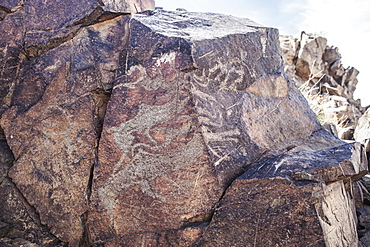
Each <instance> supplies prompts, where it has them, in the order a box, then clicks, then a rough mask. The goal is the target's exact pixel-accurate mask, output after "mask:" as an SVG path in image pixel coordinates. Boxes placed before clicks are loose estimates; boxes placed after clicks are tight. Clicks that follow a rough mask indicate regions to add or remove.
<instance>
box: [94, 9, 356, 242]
mask: <svg viewBox="0 0 370 247" xmlns="http://www.w3.org/2000/svg"><path fill="white" fill-rule="evenodd" d="M221 19H222V21H221ZM130 30H131V31H130V33H131V37H130V43H129V47H128V48H127V49H126V50H125V51H124V52H123V59H122V61H123V63H122V66H121V68H120V71H122V74H123V75H122V76H120V77H119V79H117V80H116V82H115V85H114V88H113V91H112V97H111V100H110V102H109V105H108V110H107V115H106V118H105V122H104V129H103V133H102V139H101V142H100V145H99V165H98V166H97V167H95V175H94V182H93V192H92V206H91V212H90V213H89V223H88V225H89V229H90V234H91V236H92V239H93V242H94V243H96V244H98V243H100V244H103V243H108V242H110V241H111V239H116V238H118V239H127V241H128V242H126V244H127V243H131V242H130V241H139V240H138V239H146V237H144V235H145V234H144V235H143V234H142V232H151V234H149V235H150V236H153V238H154V236H157V235H158V234H159V233H161V232H163V231H168V230H176V229H177V230H179V229H180V228H181V227H184V226H185V227H186V226H187V225H188V221H189V222H194V223H201V222H208V221H209V220H210V219H209V218H208V216H207V215H209V214H210V213H211V212H212V209H213V206H214V205H215V203H216V202H217V201H218V199H219V198H220V196H221V192H222V190H221V189H222V188H226V187H227V186H228V184H229V183H231V182H232V181H233V180H234V179H235V178H236V177H237V176H238V175H239V174H241V173H243V172H244V171H245V170H246V169H247V168H248V166H249V165H250V164H252V163H254V162H256V161H257V160H258V159H261V157H262V156H265V155H267V154H281V152H285V151H286V150H290V149H292V147H296V146H299V147H297V149H299V148H301V149H303V150H307V149H308V150H310V148H311V149H315V148H316V149H315V150H319V148H318V146H320V145H321V144H319V145H318V144H317V143H320V142H322V146H325V147H326V148H327V147H328V146H333V147H337V146H340V145H343V143H341V142H340V141H339V140H337V139H335V138H334V137H332V136H330V135H327V134H317V136H316V135H314V136H315V137H312V138H311V137H310V136H311V134H312V133H313V132H315V131H318V130H320V128H321V127H320V125H319V123H318V121H317V119H316V118H315V116H314V114H313V113H312V111H310V109H309V107H308V105H307V102H306V101H305V100H304V99H303V96H302V95H301V94H300V93H299V91H298V90H297V89H296V87H295V86H294V85H293V84H292V83H291V81H290V80H289V79H288V78H287V77H286V76H285V75H284V73H283V72H282V69H283V67H282V61H281V57H280V56H279V55H278V54H279V48H278V46H277V44H278V42H277V38H278V35H277V32H276V30H274V29H271V28H263V27H261V26H258V25H256V24H254V23H252V22H251V21H249V20H243V19H238V18H233V17H226V16H222V15H218V14H200V13H182V14H181V15H178V14H176V13H174V12H166V11H156V12H154V13H151V14H149V15H143V14H141V15H135V16H133V18H132V19H131V21H130ZM144 36H145V37H147V39H146V40H145V41H143V39H142V37H144ZM319 132H320V131H319ZM320 133H321V132H320ZM325 133H326V132H325ZM320 138H321V139H320ZM302 139H305V142H303V141H302ZM346 154H351V152H350V150H348V152H347V153H346ZM346 157H347V156H346ZM318 159H319V158H318ZM348 168H353V167H352V166H350V165H349V166H348ZM300 169H301V168H300ZM338 169H339V168H338ZM351 172H358V171H352V170H351V171H350V169H349V170H348V176H353V175H354V174H352V173H351ZM361 172H362V170H361ZM361 172H359V173H361ZM201 174H202V175H201ZM361 174H362V173H361ZM356 175H358V173H356ZM337 179H338V176H334V177H333V181H337ZM171 184H172V185H175V186H172V185H171ZM200 184H202V185H203V186H198V185H200ZM196 185H197V186H196ZM206 195H207V196H206ZM178 209H181V210H178ZM317 222H318V220H317ZM149 235H145V236H147V237H148V236H149ZM321 236H322V235H321ZM220 237H224V236H220ZM148 238H151V237H148ZM132 239H135V240H132ZM117 241H118V242H115V243H114V244H117V243H122V242H119V241H120V240H117ZM143 241H144V240H143ZM148 241H149V240H148ZM132 243H135V244H139V243H138V242H132ZM114 244H113V245H114ZM128 245H129V244H128Z"/></svg>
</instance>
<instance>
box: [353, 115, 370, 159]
mask: <svg viewBox="0 0 370 247" xmlns="http://www.w3.org/2000/svg"><path fill="white" fill-rule="evenodd" d="M354 138H355V140H356V141H358V142H360V143H362V144H363V145H364V146H365V148H366V152H368V153H370V108H369V109H367V111H366V112H365V113H364V115H362V117H361V118H360V119H359V120H358V125H357V127H356V130H355V134H354Z"/></svg>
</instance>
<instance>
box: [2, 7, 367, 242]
mask: <svg viewBox="0 0 370 247" xmlns="http://www.w3.org/2000/svg"><path fill="white" fill-rule="evenodd" d="M72 2H73V1H72ZM0 5H1V8H0V9H1V12H0V14H1V15H0V17H1V21H0V28H1V30H6V31H3V33H4V36H3V38H2V39H1V41H0V42H1V43H0V54H1V57H0V59H1V60H2V62H3V68H2V72H1V84H0V85H1V88H0V96H1V97H2V98H1V99H2V101H1V102H2V104H1V111H0V114H1V121H0V127H1V128H0V154H1V156H0V188H1V190H0V194H1V198H5V199H4V200H2V201H1V202H0V207H1V208H0V212H3V213H2V214H1V215H0V245H5V246H20V245H29V246H32V245H34V246H35V245H36V246H309V245H311V246H325V245H326V246H356V245H357V244H358V237H357V232H356V230H357V226H356V215H355V214H356V212H355V210H356V198H357V197H356V196H355V191H359V189H358V187H357V186H358V185H357V183H356V181H357V180H359V179H360V178H361V177H362V176H363V175H364V174H366V173H367V169H368V167H367V164H368V163H367V159H366V154H365V151H364V148H363V146H361V145H360V144H358V143H356V144H354V143H352V144H347V143H344V142H342V141H340V140H339V139H337V138H336V137H334V136H333V135H331V134H329V133H328V132H327V131H326V130H324V129H323V128H322V127H321V125H320V123H319V121H318V120H317V118H316V116H315V114H314V112H312V111H311V110H310V108H309V105H308V103H307V101H306V100H305V98H304V96H303V95H302V94H301V93H300V91H299V90H298V88H297V87H296V86H295V84H294V83H293V82H292V81H291V79H289V77H288V76H287V75H286V73H285V72H284V66H283V60H282V57H281V53H280V48H279V35H278V31H277V30H276V29H273V28H267V27H263V26H261V25H258V24H256V23H254V22H252V21H250V20H248V19H240V18H234V17H231V16H225V15H220V14H209V13H207V14H205V13H190V12H186V11H176V12H169V11H162V10H157V11H151V9H153V8H154V3H153V2H152V1H128V2H125V1H107V0H106V1H104V0H103V1H97V2H95V1H87V0H86V1H79V2H76V4H75V5H74V6H73V5H72V4H71V3H68V6H67V3H62V2H61V1H56V2H50V3H49V4H48V5H45V4H44V3H43V2H41V1H38V0H30V1H25V2H23V1H20V2H17V1H10V2H8V3H7V4H2V3H0ZM143 10H147V11H144V12H142V13H138V14H133V15H126V14H125V13H134V12H140V11H143Z"/></svg>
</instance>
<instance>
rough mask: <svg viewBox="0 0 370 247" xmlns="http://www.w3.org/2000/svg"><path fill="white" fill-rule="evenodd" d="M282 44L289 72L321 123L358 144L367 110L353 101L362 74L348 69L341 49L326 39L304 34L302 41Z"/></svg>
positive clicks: (286, 38)
mask: <svg viewBox="0 0 370 247" xmlns="http://www.w3.org/2000/svg"><path fill="white" fill-rule="evenodd" d="M280 40H281V48H282V52H283V56H284V61H285V72H286V73H287V74H288V75H289V76H290V77H291V78H292V79H293V81H294V82H295V83H296V85H297V86H299V87H300V88H301V91H303V93H304V95H305V96H306V98H307V99H308V101H309V102H310V106H311V107H312V108H313V110H314V111H315V112H316V114H317V115H318V117H319V118H320V122H321V123H324V124H325V125H327V127H326V128H327V129H328V130H330V131H331V132H332V133H333V134H335V135H337V136H338V137H339V138H340V139H343V140H354V137H353V133H354V130H355V128H356V126H357V122H358V119H359V118H360V117H361V115H362V114H363V113H364V112H365V110H366V108H364V107H361V102H360V100H354V99H353V93H354V91H355V90H356V85H357V83H358V80H357V78H356V77H357V75H358V73H359V71H358V70H356V69H355V68H354V67H348V68H344V67H343V65H342V62H341V55H340V53H339V52H338V48H337V47H333V46H328V44H327V40H326V38H323V37H320V36H316V35H308V34H306V33H304V32H302V34H301V37H300V38H299V39H294V38H293V37H291V36H281V37H280ZM333 127H334V128H333Z"/></svg>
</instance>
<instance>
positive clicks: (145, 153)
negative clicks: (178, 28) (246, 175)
mask: <svg viewBox="0 0 370 247" xmlns="http://www.w3.org/2000/svg"><path fill="white" fill-rule="evenodd" d="M163 59H164V60H166V61H167V59H169V58H168V57H165V58H163ZM171 59H172V58H171ZM164 60H163V61H164ZM135 70H136V72H135ZM134 73H137V74H138V75H139V76H138V77H136V78H138V80H137V81H136V82H133V83H126V84H122V85H120V86H118V87H115V90H121V89H123V87H125V86H128V87H129V88H132V89H133V88H139V87H140V88H145V89H149V90H148V92H150V91H151V90H158V89H159V84H158V86H157V87H156V80H152V81H150V82H152V83H149V82H148V81H147V80H146V76H145V74H144V73H145V71H144V70H143V67H141V66H135V68H131V69H130V75H133V74H134ZM178 84H180V83H178ZM178 84H176V83H175V84H174V83H173V82H171V83H167V85H165V83H164V82H163V81H161V87H160V88H161V89H164V88H167V89H165V90H166V93H164V94H158V95H156V100H159V101H161V102H163V103H162V104H154V103H153V102H152V103H148V102H147V103H141V104H139V105H138V108H139V109H138V112H137V114H136V115H135V116H134V117H133V118H131V119H129V120H127V121H125V122H122V123H121V124H120V125H119V126H118V127H111V128H109V129H107V130H106V131H107V133H109V134H111V135H112V137H113V140H114V143H115V145H116V147H117V148H118V149H119V150H120V151H121V152H122V154H121V156H120V158H119V161H118V162H117V163H116V164H115V165H114V169H113V174H112V175H111V176H110V177H109V178H108V179H107V181H106V182H105V183H104V186H103V187H100V188H98V195H99V198H100V200H101V202H102V204H103V206H104V208H105V209H107V211H108V212H109V213H110V220H111V224H113V223H114V222H113V219H114V208H115V205H116V204H117V203H119V199H118V198H117V195H118V194H119V193H120V191H122V190H125V189H128V188H130V187H132V186H139V188H140V190H141V192H142V193H143V194H144V195H146V196H149V197H152V198H155V199H157V200H160V201H162V202H167V201H168V198H165V197H164V196H162V195H160V194H159V193H156V192H155V191H153V190H152V188H151V185H150V183H151V181H153V180H155V179H157V178H158V177H161V176H163V175H165V174H167V173H171V172H173V171H176V170H178V169H181V168H182V167H185V166H187V165H189V164H192V163H195V162H197V160H198V159H199V158H200V157H201V155H202V154H203V151H204V150H203V147H204V144H203V143H202V136H201V134H200V133H199V132H197V133H195V132H194V126H193V125H194V123H193V119H192V117H191V116H189V115H187V114H188V113H187V111H184V109H185V108H186V106H187V104H189V98H188V97H184V95H182V96H181V95H180V94H181V92H179V89H178ZM144 85H145V86H144ZM170 88H171V89H170ZM144 97H145V96H144ZM180 123H181V124H180ZM154 129H155V131H153V130H154ZM158 132H160V133H161V134H160V135H161V138H160V139H159V140H158V139H156V137H154V136H153V135H154V133H158ZM138 135H139V136H141V138H138ZM181 136H186V138H185V139H186V140H184V141H183V143H181V144H180V146H179V144H174V141H175V139H176V138H179V137H181Z"/></svg>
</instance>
